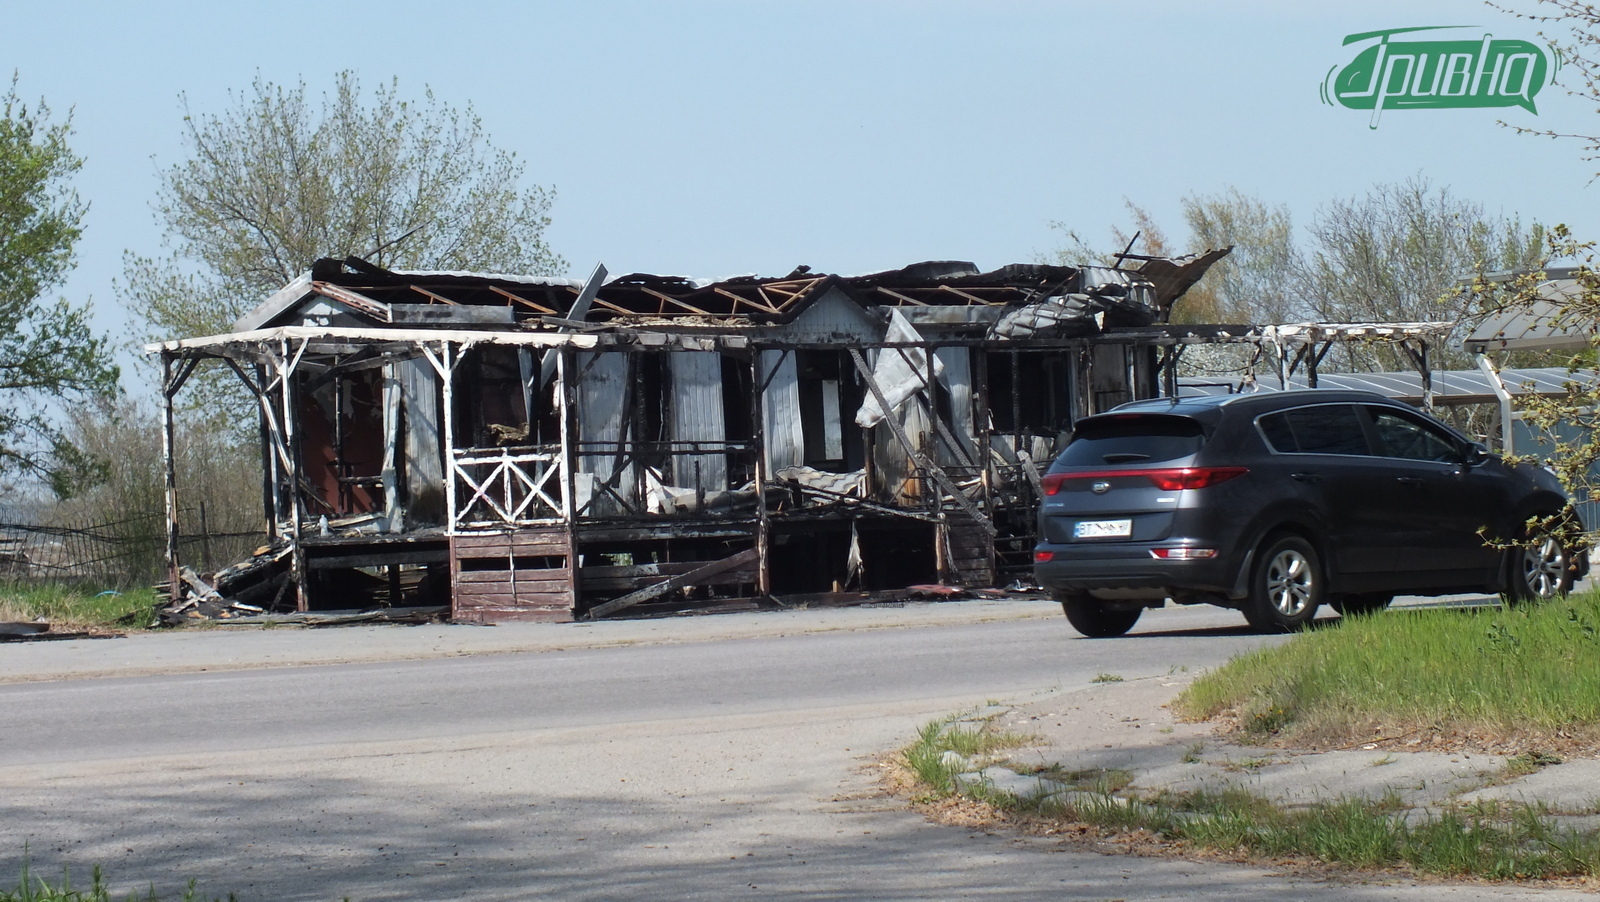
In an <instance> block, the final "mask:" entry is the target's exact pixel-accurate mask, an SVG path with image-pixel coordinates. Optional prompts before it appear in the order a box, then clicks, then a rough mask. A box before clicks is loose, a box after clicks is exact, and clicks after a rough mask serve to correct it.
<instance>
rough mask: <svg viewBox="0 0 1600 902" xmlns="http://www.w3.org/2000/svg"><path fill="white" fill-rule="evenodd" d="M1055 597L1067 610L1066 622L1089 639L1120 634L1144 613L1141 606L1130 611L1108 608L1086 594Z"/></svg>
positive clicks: (1131, 626)
mask: <svg viewBox="0 0 1600 902" xmlns="http://www.w3.org/2000/svg"><path fill="white" fill-rule="evenodd" d="M1057 598H1059V599H1060V601H1061V609H1062V610H1063V611H1066V612H1067V622H1068V623H1070V624H1072V628H1073V629H1075V630H1077V631H1078V632H1080V633H1082V634H1084V635H1085V636H1087V637H1089V638H1090V639H1110V638H1112V637H1115V636H1120V635H1122V634H1124V633H1126V632H1127V631H1128V630H1131V629H1133V625H1134V624H1135V623H1138V622H1139V615H1140V614H1142V613H1144V609H1143V608H1134V609H1133V610H1131V611H1124V610H1116V609H1113V608H1109V607H1106V605H1105V603H1104V602H1099V601H1095V600H1094V599H1093V598H1090V597H1089V596H1087V595H1068V596H1057Z"/></svg>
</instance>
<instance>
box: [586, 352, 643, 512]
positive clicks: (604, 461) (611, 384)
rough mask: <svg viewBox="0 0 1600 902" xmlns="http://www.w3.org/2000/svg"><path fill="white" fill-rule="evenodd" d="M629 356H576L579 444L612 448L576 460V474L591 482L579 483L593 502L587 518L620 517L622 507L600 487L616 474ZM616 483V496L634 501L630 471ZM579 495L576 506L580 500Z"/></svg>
mask: <svg viewBox="0 0 1600 902" xmlns="http://www.w3.org/2000/svg"><path fill="white" fill-rule="evenodd" d="M628 371H629V367H628V355H627V354H623V353H614V352H612V353H601V354H593V353H588V352H584V353H581V354H579V355H578V374H579V375H578V441H580V442H583V443H585V444H587V443H589V442H602V443H612V444H611V448H593V447H589V448H586V450H590V451H592V452H595V453H589V454H580V455H579V456H578V473H579V474H587V475H588V476H589V477H590V479H584V480H578V481H579V482H583V483H586V484H587V486H586V487H587V488H588V489H589V494H591V495H592V497H593V499H594V500H593V502H592V504H591V505H590V507H589V509H588V511H586V513H587V514H588V515H590V516H603V515H607V514H618V513H622V509H621V507H620V506H619V505H618V504H617V502H616V500H615V499H614V498H612V497H611V496H610V495H609V494H607V493H605V492H603V491H602V490H601V489H600V486H601V485H603V484H605V483H606V482H608V481H610V480H611V478H612V476H613V475H614V474H615V472H616V470H615V468H616V450H615V447H616V446H615V443H616V442H619V441H621V440H622V423H623V420H624V415H625V414H626V412H627V410H626V405H627V396H628V391H627V388H628ZM625 466H626V467H627V470H628V472H624V473H623V474H622V477H621V479H619V480H618V482H617V487H616V493H617V494H618V495H621V496H622V497H623V498H633V497H634V476H633V473H632V472H631V470H632V467H631V466H628V465H626V464H625ZM582 494H583V493H581V492H580V498H579V499H578V500H579V503H580V504H581V503H582V501H583V499H582V497H581V495H582Z"/></svg>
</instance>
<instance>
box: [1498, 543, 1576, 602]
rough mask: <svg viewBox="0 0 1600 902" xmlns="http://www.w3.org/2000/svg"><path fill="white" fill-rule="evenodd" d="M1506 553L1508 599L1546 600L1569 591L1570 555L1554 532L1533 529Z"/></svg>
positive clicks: (1570, 574)
mask: <svg viewBox="0 0 1600 902" xmlns="http://www.w3.org/2000/svg"><path fill="white" fill-rule="evenodd" d="M1506 554H1507V555H1508V556H1509V559H1508V561H1507V564H1508V568H1509V569H1510V571H1511V573H1510V576H1511V585H1510V587H1509V590H1508V591H1507V593H1506V594H1507V595H1509V596H1510V600H1511V601H1512V602H1514V603H1515V602H1535V601H1548V600H1550V599H1552V598H1558V597H1560V596H1562V595H1565V594H1567V593H1568V592H1570V591H1572V555H1571V552H1569V551H1568V550H1567V545H1566V543H1565V542H1563V541H1562V540H1561V537H1560V536H1559V535H1557V534H1556V533H1555V532H1553V531H1550V530H1544V529H1541V530H1537V531H1535V532H1534V533H1533V534H1532V535H1530V536H1529V537H1528V538H1527V539H1526V541H1525V542H1523V543H1522V544H1519V545H1517V546H1516V547H1513V548H1509V549H1507V550H1506Z"/></svg>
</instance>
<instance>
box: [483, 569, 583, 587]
mask: <svg viewBox="0 0 1600 902" xmlns="http://www.w3.org/2000/svg"><path fill="white" fill-rule="evenodd" d="M457 583H458V584H459V585H462V586H472V585H486V586H499V585H505V586H509V585H512V584H516V585H518V586H522V585H528V586H533V585H544V584H546V583H549V584H552V585H562V586H567V585H571V584H572V574H571V572H569V571H566V570H463V571H461V575H460V576H459V577H457Z"/></svg>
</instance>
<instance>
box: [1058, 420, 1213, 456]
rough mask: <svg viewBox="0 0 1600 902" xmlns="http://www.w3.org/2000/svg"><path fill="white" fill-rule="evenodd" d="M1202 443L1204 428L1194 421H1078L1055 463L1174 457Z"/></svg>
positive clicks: (1194, 449) (1190, 451)
mask: <svg viewBox="0 0 1600 902" xmlns="http://www.w3.org/2000/svg"><path fill="white" fill-rule="evenodd" d="M1204 444H1205V430H1203V429H1202V428H1201V427H1200V424H1199V423H1197V422H1195V421H1194V420H1190V419H1187V418H1184V417H1173V416H1140V415H1137V414H1130V415H1128V416H1112V417H1106V418H1104V419H1096V420H1093V421H1090V422H1085V423H1080V424H1078V427H1077V428H1076V429H1075V430H1073V433H1072V442H1071V444H1069V445H1067V448H1066V450H1065V451H1062V452H1061V456H1060V457H1057V458H1056V464H1057V465H1058V466H1063V467H1094V466H1104V465H1106V464H1132V463H1145V462H1147V461H1157V462H1159V461H1164V460H1176V459H1178V458H1180V457H1188V456H1189V455H1191V454H1194V453H1195V452H1197V451H1199V450H1200V446H1201V445H1204Z"/></svg>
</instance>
